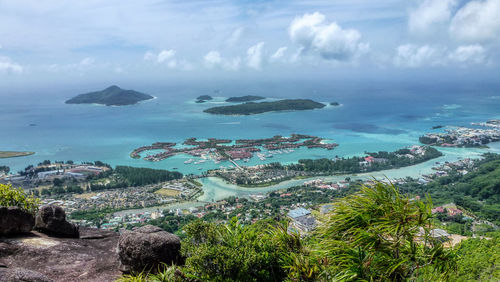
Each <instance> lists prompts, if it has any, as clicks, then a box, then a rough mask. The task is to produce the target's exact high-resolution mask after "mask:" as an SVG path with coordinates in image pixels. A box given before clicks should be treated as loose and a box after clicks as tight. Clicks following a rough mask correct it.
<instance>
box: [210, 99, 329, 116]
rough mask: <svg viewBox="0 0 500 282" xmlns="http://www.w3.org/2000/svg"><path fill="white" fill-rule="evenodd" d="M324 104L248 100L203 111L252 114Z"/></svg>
mask: <svg viewBox="0 0 500 282" xmlns="http://www.w3.org/2000/svg"><path fill="white" fill-rule="evenodd" d="M323 107H325V105H324V104H322V103H318V102H315V101H313V100H309V99H286V100H280V101H275V102H260V103H254V102H248V103H244V104H239V105H233V106H221V107H213V108H208V109H206V110H204V112H205V113H209V114H216V115H254V114H261V113H266V112H278V111H303V110H312V109H321V108H323Z"/></svg>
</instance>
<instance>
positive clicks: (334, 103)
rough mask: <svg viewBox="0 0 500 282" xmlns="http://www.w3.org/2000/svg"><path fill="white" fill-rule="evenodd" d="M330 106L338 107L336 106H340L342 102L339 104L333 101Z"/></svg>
mask: <svg viewBox="0 0 500 282" xmlns="http://www.w3.org/2000/svg"><path fill="white" fill-rule="evenodd" d="M330 106H334V107H336V106H340V104H339V102H331V103H330Z"/></svg>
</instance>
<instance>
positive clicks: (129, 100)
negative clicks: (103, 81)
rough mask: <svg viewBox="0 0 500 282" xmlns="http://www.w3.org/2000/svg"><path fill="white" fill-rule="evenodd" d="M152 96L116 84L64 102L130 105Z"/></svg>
mask: <svg viewBox="0 0 500 282" xmlns="http://www.w3.org/2000/svg"><path fill="white" fill-rule="evenodd" d="M153 98H154V97H153V96H150V95H147V94H144V93H140V92H137V91H134V90H124V89H121V88H120V87H118V86H115V85H113V86H110V87H108V88H106V89H104V90H102V91H96V92H90V93H86V94H80V95H78V96H76V97H73V98H71V99H69V100H67V101H66V104H94V103H95V104H103V105H106V106H124V105H132V104H136V103H137V102H140V101H143V100H148V99H153Z"/></svg>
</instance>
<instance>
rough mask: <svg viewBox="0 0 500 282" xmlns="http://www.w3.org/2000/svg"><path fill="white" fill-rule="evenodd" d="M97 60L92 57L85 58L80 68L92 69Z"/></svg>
mask: <svg viewBox="0 0 500 282" xmlns="http://www.w3.org/2000/svg"><path fill="white" fill-rule="evenodd" d="M94 63H95V59H94V58H92V57H87V58H84V59H82V60H81V61H80V67H90V66H92V65H94Z"/></svg>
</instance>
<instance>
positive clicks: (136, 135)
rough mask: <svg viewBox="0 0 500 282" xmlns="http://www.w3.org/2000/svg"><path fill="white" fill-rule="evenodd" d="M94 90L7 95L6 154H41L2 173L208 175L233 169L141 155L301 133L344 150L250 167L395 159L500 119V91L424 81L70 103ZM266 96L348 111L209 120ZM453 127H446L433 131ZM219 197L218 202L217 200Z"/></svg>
mask: <svg viewBox="0 0 500 282" xmlns="http://www.w3.org/2000/svg"><path fill="white" fill-rule="evenodd" d="M107 86H109V85H102V87H95V88H94V89H87V88H88V87H87V88H85V87H74V88H72V87H65V88H64V89H56V90H54V89H45V90H44V89H37V90H36V91H35V90H26V91H23V90H18V91H17V92H16V94H12V95H9V94H3V96H2V102H1V105H2V110H1V111H0V150H3V151H8V150H11V151H33V152H35V154H34V155H31V156H27V157H19V158H10V159H0V165H7V166H9V167H11V171H13V172H16V171H19V170H22V169H24V168H25V167H26V166H28V165H30V164H33V165H36V164H38V163H40V162H42V161H44V160H51V161H67V160H72V161H74V162H89V161H96V160H99V161H103V162H105V163H108V164H111V165H112V166H116V165H129V166H136V167H149V168H159V169H168V170H177V171H180V172H182V173H184V174H201V173H203V172H204V171H206V170H208V169H214V168H219V167H220V166H224V167H229V166H230V165H231V164H230V163H229V162H221V163H219V164H216V163H214V162H212V161H206V162H204V163H200V164H194V163H190V164H185V163H184V162H185V161H186V160H188V159H190V158H193V157H192V156H189V155H177V156H174V157H172V158H168V159H166V160H163V161H160V162H150V161H146V160H143V159H132V158H130V156H129V154H130V153H131V152H132V150H134V149H135V148H137V147H140V146H144V145H150V144H152V143H154V142H159V141H161V142H176V143H178V144H181V143H182V142H183V141H184V140H185V139H187V138H189V137H196V138H198V139H206V138H210V137H215V138H227V139H240V138H252V139H254V138H268V137H272V136H275V135H282V136H288V135H290V134H292V133H301V134H309V135H315V136H319V137H323V138H325V139H326V140H327V142H335V143H338V144H339V146H338V147H337V148H335V149H334V150H331V151H328V150H324V149H310V150H309V149H305V148H302V149H297V150H295V151H294V152H292V153H283V154H275V155H274V156H273V158H268V159H266V160H265V161H262V160H260V159H259V158H257V157H254V158H252V159H251V160H250V161H249V162H248V163H245V162H243V161H242V160H241V161H237V162H238V163H239V164H240V165H256V164H263V163H270V162H282V163H292V162H296V161H297V160H299V159H305V158H314V159H316V158H334V157H336V156H338V157H350V156H355V155H363V154H365V152H374V151H392V150H395V149H398V148H402V147H405V146H409V145H413V144H418V137H419V136H421V135H422V134H424V133H427V132H438V131H442V130H444V129H445V128H446V126H468V125H470V123H471V122H482V121H486V120H489V119H500V87H487V86H485V85H480V84H478V85H468V86H467V87H463V86H461V85H454V84H453V83H448V84H447V85H441V84H437V83H436V84H418V83H385V82H373V83H355V82H349V83H347V82H346V83H342V82H339V81H331V82H329V81H322V82H321V83H307V82H299V81H286V82H266V83H250V82H249V83H241V82H238V83H237V82H230V81H229V82H220V83H189V84H182V83H178V84H170V85H160V86H158V85H155V86H148V85H144V86H141V87H137V86H135V87H134V86H130V87H128V85H120V86H121V87H122V88H125V89H134V90H137V91H140V92H144V93H148V94H150V95H153V96H155V99H153V100H149V101H145V102H141V103H139V104H136V105H130V106H121V107H108V106H102V105H84V104H81V105H68V104H65V103H64V101H65V100H67V99H69V98H71V97H73V96H75V95H77V94H80V93H84V92H89V91H92V90H99V89H104V88H105V87H107ZM200 95H210V96H212V97H214V99H213V100H212V101H208V102H206V103H195V100H196V97H197V96H200ZM243 95H260V96H264V97H267V98H268V100H274V99H283V98H308V99H312V100H315V101H318V102H323V103H325V104H329V103H330V102H338V103H340V106H330V105H329V106H326V107H325V108H323V109H316V110H309V111H289V112H271V113H264V114H258V115H249V116H222V115H211V114H207V113H204V112H203V110H204V109H206V108H209V107H213V106H222V105H229V104H230V103H227V102H225V99H226V98H228V97H231V96H243ZM436 125H443V126H445V128H442V129H435V130H433V129H431V128H432V127H433V126H436ZM491 147H492V148H490V149H446V150H447V156H453V158H455V159H458V158H464V157H468V156H477V155H480V154H482V153H483V152H487V151H493V152H497V151H500V148H499V146H498V145H496V144H494V145H493V146H491ZM446 150H445V151H446ZM207 197H209V196H207Z"/></svg>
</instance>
